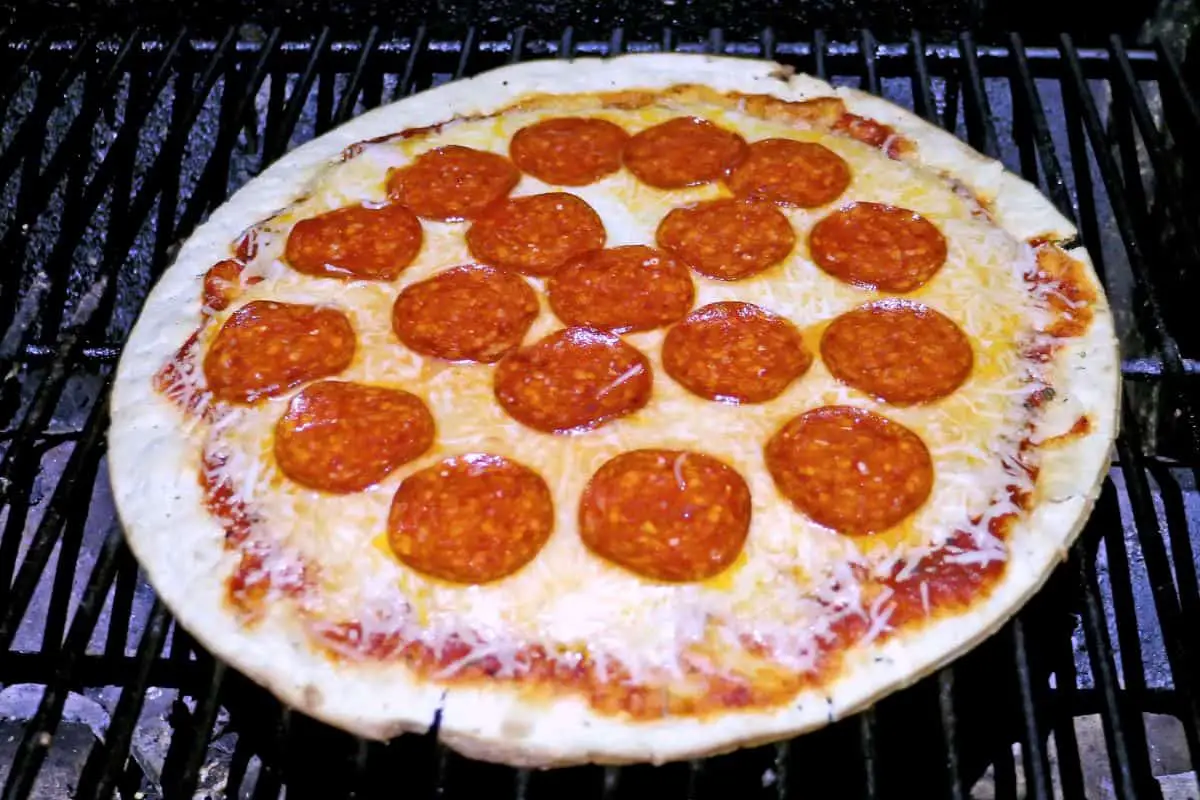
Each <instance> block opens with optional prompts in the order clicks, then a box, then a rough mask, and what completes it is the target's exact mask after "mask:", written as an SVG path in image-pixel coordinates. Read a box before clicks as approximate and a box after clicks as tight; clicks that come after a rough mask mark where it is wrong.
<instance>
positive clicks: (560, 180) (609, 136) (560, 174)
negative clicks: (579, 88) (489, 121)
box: [508, 117, 629, 186]
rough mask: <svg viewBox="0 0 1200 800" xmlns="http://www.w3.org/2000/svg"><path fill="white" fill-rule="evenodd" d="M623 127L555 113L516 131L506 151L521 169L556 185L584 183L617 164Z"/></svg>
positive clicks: (590, 181) (596, 177)
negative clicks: (556, 115)
mask: <svg viewBox="0 0 1200 800" xmlns="http://www.w3.org/2000/svg"><path fill="white" fill-rule="evenodd" d="M628 139H629V134H628V133H626V132H625V129H624V128H622V127H621V126H620V125H617V124H616V123H614V122H609V121H608V120H606V119H597V118H595V117H555V118H554V119H546V120H542V121H541V122H535V123H534V124H533V125H528V126H526V127H524V128H521V130H519V131H517V133H516V135H515V136H513V138H512V141H511V142H510V143H509V145H508V155H509V157H510V158H512V160H513V163H514V164H516V165H517V167H519V168H520V169H521V171H522V172H528V173H529V174H530V175H532V176H533V177H535V178H537V179H538V180H540V181H544V182H545V183H550V184H554V185H557V186H586V185H587V184H589V183H595V182H596V181H598V180H600V179H601V178H603V177H604V176H606V175H611V174H612V173H614V172H616V171H617V170H619V169H620V168H621V148H623V147H624V146H625V142H626V141H627V140H628Z"/></svg>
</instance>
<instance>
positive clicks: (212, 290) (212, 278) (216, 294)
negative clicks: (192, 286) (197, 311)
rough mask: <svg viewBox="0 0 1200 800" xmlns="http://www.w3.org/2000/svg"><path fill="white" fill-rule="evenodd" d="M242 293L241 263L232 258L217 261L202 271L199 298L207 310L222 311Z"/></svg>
mask: <svg viewBox="0 0 1200 800" xmlns="http://www.w3.org/2000/svg"><path fill="white" fill-rule="evenodd" d="M241 293H242V265H241V264H240V263H238V262H237V261H234V260H233V259H232V258H227V259H225V260H224V261H218V262H217V263H216V264H213V265H212V266H211V267H209V268H208V272H206V273H204V292H203V296H202V298H201V300H202V302H203V303H204V307H205V308H206V309H208V310H209V311H224V310H225V309H227V308H229V304H230V303H232V302H233V301H234V300H236V299H237V298H238V295H240V294H241Z"/></svg>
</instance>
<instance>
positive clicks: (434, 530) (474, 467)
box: [388, 453, 554, 584]
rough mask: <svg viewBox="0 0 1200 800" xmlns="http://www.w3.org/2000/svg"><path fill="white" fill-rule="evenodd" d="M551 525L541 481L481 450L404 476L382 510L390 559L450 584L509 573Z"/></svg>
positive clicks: (494, 578) (525, 560)
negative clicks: (385, 515) (387, 509)
mask: <svg viewBox="0 0 1200 800" xmlns="http://www.w3.org/2000/svg"><path fill="white" fill-rule="evenodd" d="M553 530H554V501H553V500H552V499H551V498H550V489H549V487H547V486H546V481H544V480H543V479H542V477H541V476H540V475H538V474H537V473H536V472H534V471H533V470H531V469H529V468H528V467H525V466H522V465H521V464H518V463H516V462H515V461H510V460H508V459H507V458H502V457H500V456H495V455H486V454H482V453H472V454H469V455H463V456H455V457H453V458H447V459H445V460H444V461H440V462H438V463H437V464H434V465H433V466H432V467H429V468H427V469H423V470H421V471H420V472H414V473H413V474H412V475H409V476H408V477H407V478H405V479H404V482H403V483H401V484H400V488H399V489H398V490H397V491H396V496H395V498H393V500H392V510H391V513H390V514H388V543H389V544H391V547H392V552H393V553H395V554H396V558H398V559H400V560H401V561H402V562H404V563H405V564H407V565H408V566H410V567H412V568H413V569H415V570H417V571H418V572H423V573H425V574H426V575H432V576H433V577H435V578H441V579H442V580H444V581H453V582H454V583H466V584H479V583H490V582H491V581H497V580H500V579H501V578H504V577H506V576H508V575H511V574H512V573H514V572H516V571H517V570H518V569H520V568H521V567H523V566H525V565H526V564H528V563H529V562H530V561H532V560H533V557H534V556H536V555H537V554H538V551H539V550H541V549H542V546H543V545H544V544H545V543H546V540H547V539H549V538H550V533H551V532H552V531H553Z"/></svg>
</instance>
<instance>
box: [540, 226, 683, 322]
mask: <svg viewBox="0 0 1200 800" xmlns="http://www.w3.org/2000/svg"><path fill="white" fill-rule="evenodd" d="M546 293H547V294H548V295H549V296H550V308H552V309H554V313H555V314H557V315H558V318H559V319H561V320H562V321H563V322H565V323H567V324H568V325H583V326H587V327H592V328H604V329H605V330H610V331H615V332H617V333H625V332H628V331H648V330H650V329H652V328H659V327H662V326H663V325H670V324H671V323H672V322H677V321H678V320H680V319H682V318H683V315H684V314H686V313H687V312H688V309H690V308H691V307H692V302H693V301H694V300H695V299H696V289H695V287H694V286H692V278H691V276H690V275H689V274H688V271H687V268H686V267H685V266H683V264H681V263H680V262H679V261H677V260H676V259H675V258H673V257H672V256H670V255H668V254H667V253H665V252H663V251H662V250H656V249H654V248H653V247H646V246H645V245H640V244H635V245H627V246H625V247H612V248H609V249H607V250H593V251H592V252H590V253H585V254H584V255H582V256H580V257H579V258H577V259H575V260H573V261H570V262H568V263H567V264H565V265H564V266H562V267H561V268H560V269H559V270H558V272H555V273H554V274H553V275H551V276H550V280H549V281H548V282H547V283H546Z"/></svg>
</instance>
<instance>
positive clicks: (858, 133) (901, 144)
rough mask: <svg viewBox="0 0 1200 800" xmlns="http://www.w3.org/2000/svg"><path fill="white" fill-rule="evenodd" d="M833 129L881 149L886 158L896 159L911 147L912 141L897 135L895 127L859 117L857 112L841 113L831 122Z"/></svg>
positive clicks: (909, 150)
mask: <svg viewBox="0 0 1200 800" xmlns="http://www.w3.org/2000/svg"><path fill="white" fill-rule="evenodd" d="M833 129H834V130H835V131H837V132H839V133H844V134H846V135H847V136H849V137H850V138H851V139H857V140H858V141H860V142H862V143H863V144H866V145H870V146H871V147H877V148H879V149H880V150H883V151H884V153H886V154H887V156H888V158H893V159H898V158H900V157H901V156H903V155H905V154H907V153H909V152H911V151H912V149H913V144H912V142H910V141H909V140H908V139H905V138H904V137H903V136H900V135H898V134H897V133H896V129H895V128H893V127H891V126H890V125H884V124H883V123H882V122H879V121H877V120H873V119H870V118H869V117H860V116H859V115H858V114H850V113H846V114H842V116H841V118H839V119H838V121H837V122H835V123H834V124H833Z"/></svg>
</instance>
